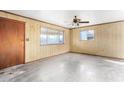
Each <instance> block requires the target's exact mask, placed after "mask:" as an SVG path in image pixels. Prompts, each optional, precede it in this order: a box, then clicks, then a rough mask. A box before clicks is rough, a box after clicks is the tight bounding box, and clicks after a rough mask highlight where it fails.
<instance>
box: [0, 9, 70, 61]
mask: <svg viewBox="0 0 124 93" xmlns="http://www.w3.org/2000/svg"><path fill="white" fill-rule="evenodd" d="M0 17H5V18H10V19H14V20H19V21H24V22H25V23H26V27H25V38H26V39H29V41H26V40H25V41H26V42H25V61H26V62H30V61H33V60H38V59H41V58H45V57H49V56H53V55H58V54H61V53H65V52H68V51H69V50H70V31H69V30H68V29H65V28H62V27H60V26H56V25H52V24H47V23H43V22H40V21H36V20H31V19H28V18H23V17H20V16H16V15H13V14H9V13H5V12H3V11H0ZM42 27H49V28H52V29H58V30H60V31H64V41H65V42H64V44H62V45H48V46H40V29H41V28H42Z"/></svg>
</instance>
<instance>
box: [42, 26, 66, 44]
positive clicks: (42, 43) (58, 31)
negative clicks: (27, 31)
mask: <svg viewBox="0 0 124 93" xmlns="http://www.w3.org/2000/svg"><path fill="white" fill-rule="evenodd" d="M42 28H45V29H47V30H48V29H50V30H54V31H57V32H62V33H63V42H62V43H60V42H59V43H51V44H50V43H48V35H47V36H46V37H47V43H46V44H43V43H41V35H42V30H41V29H42ZM63 44H65V31H63V30H58V29H53V28H49V27H41V28H40V46H47V45H63Z"/></svg>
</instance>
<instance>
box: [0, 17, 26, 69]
mask: <svg viewBox="0 0 124 93" xmlns="http://www.w3.org/2000/svg"><path fill="white" fill-rule="evenodd" d="M24 41H25V23H24V22H21V21H16V20H11V19H6V18H1V17H0V69H1V68H6V67H10V66H14V65H18V64H24V61H25V52H24V51H25V42H24Z"/></svg>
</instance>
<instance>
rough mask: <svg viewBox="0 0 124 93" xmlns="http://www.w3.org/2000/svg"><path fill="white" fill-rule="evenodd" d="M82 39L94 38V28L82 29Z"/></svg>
mask: <svg viewBox="0 0 124 93" xmlns="http://www.w3.org/2000/svg"><path fill="white" fill-rule="evenodd" d="M80 40H94V30H88V31H87V30H86V31H81V32H80Z"/></svg>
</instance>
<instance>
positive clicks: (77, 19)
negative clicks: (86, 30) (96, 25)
mask: <svg viewBox="0 0 124 93" xmlns="http://www.w3.org/2000/svg"><path fill="white" fill-rule="evenodd" d="M80 23H90V22H89V21H81V19H79V18H77V16H74V19H73V23H72V26H79V25H80Z"/></svg>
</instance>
